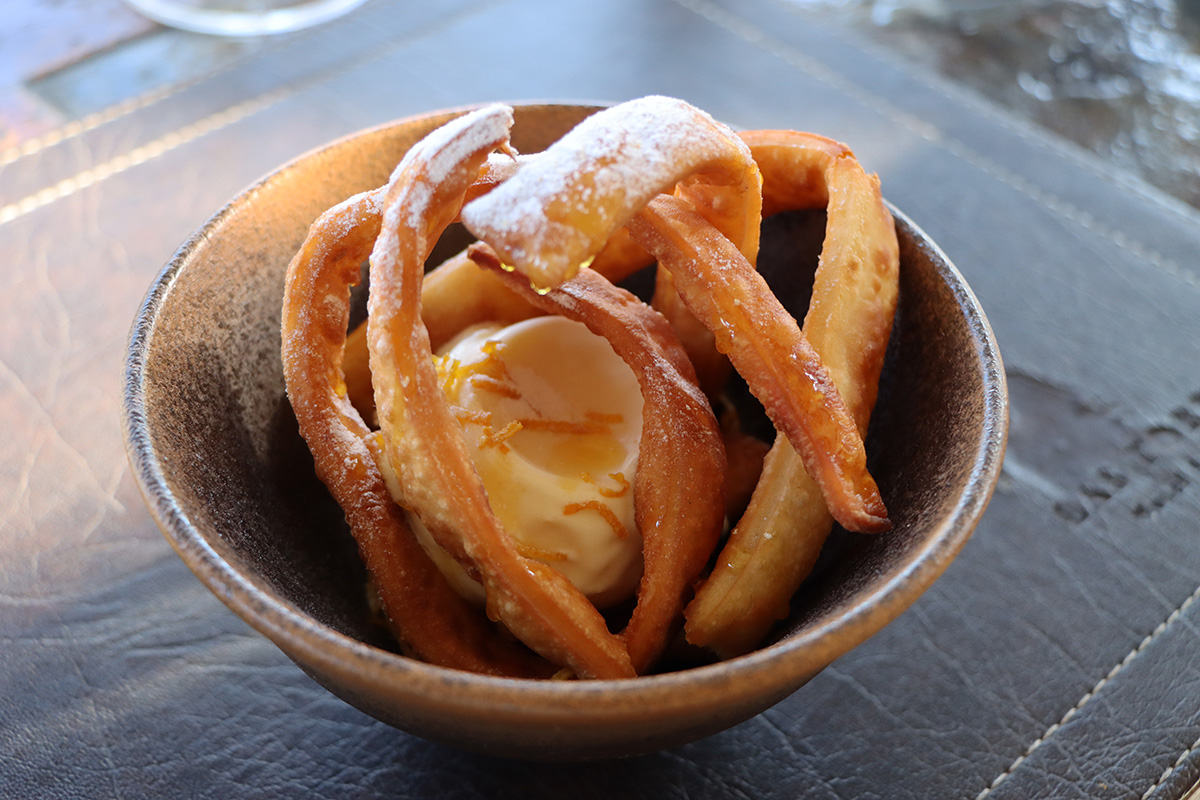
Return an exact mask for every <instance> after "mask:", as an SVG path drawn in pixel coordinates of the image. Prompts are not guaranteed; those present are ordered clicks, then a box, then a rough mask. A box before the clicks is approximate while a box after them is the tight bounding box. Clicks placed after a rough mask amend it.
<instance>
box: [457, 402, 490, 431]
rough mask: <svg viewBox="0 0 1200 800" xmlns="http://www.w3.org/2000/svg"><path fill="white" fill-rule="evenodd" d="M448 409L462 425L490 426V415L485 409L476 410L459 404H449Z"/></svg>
mask: <svg viewBox="0 0 1200 800" xmlns="http://www.w3.org/2000/svg"><path fill="white" fill-rule="evenodd" d="M450 410H451V411H453V412H454V418H455V419H457V420H458V421H459V423H460V424H462V425H467V424H474V425H483V426H485V427H488V428H490V427H491V426H492V415H491V414H489V413H488V412H486V411H477V410H475V409H473V408H462V407H461V406H451V409H450Z"/></svg>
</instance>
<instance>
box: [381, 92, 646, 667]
mask: <svg viewBox="0 0 1200 800" xmlns="http://www.w3.org/2000/svg"><path fill="white" fill-rule="evenodd" d="M511 126H512V111H511V109H509V108H507V107H504V106H492V107H489V108H486V109H482V110H480V111H477V112H473V113H472V114H469V115H467V116H465V117H461V118H459V119H457V120H455V121H453V122H451V123H449V124H447V125H446V126H444V127H442V128H440V129H438V130H437V131H435V132H434V133H432V134H431V135H430V136H429V137H427V138H426V139H424V140H422V141H421V142H420V143H418V144H417V145H416V146H415V147H414V148H413V149H412V150H410V151H409V152H408V154H406V155H405V157H404V160H403V161H402V162H401V163H400V165H399V166H398V167H397V168H396V171H395V172H394V173H393V177H392V180H391V182H390V184H389V186H388V190H387V196H386V199H385V201H384V205H383V209H384V210H383V222H382V226H381V230H380V233H379V237H378V239H377V240H376V242H375V247H374V250H373V251H372V253H371V296H370V301H369V316H368V320H369V322H368V333H367V338H368V344H369V348H370V354H371V359H370V360H371V373H372V376H373V379H374V383H375V395H376V397H375V400H376V408H377V410H378V416H379V421H380V425H381V428H382V430H383V433H384V451H385V453H386V455H387V458H388V461H389V463H390V464H391V465H392V468H393V469H394V471H395V473H396V476H397V478H398V483H399V484H400V487H401V494H402V496H401V497H400V498H399V501H400V502H401V503H402V504H403V505H404V506H405V507H407V508H409V509H410V510H412V511H413V512H414V513H416V514H417V516H418V517H420V519H421V521H422V522H423V523H424V524H425V526H426V527H427V528H428V529H429V532H430V533H431V534H432V536H433V538H434V540H435V541H436V542H437V543H438V545H439V546H441V547H442V548H443V549H445V550H446V551H447V552H448V553H449V554H450V555H451V556H452V557H454V558H455V559H456V560H457V561H458V562H459V563H460V564H461V565H462V566H463V567H464V569H465V570H466V571H467V573H468V574H469V575H470V576H471V577H473V578H475V579H476V580H478V581H479V582H480V583H481V584H483V586H484V589H485V591H486V592H487V610H488V615H489V616H490V617H492V618H494V619H498V620H500V621H501V622H503V623H504V624H505V626H506V627H508V629H509V630H510V631H512V632H513V634H515V635H516V636H517V637H518V638H519V639H521V640H522V641H524V642H525V643H526V644H527V645H529V646H530V647H531V648H532V649H533V650H535V651H537V652H538V653H540V654H542V655H543V656H545V657H546V658H548V659H549V660H550V661H553V662H554V663H557V664H561V665H565V666H567V667H569V668H570V669H572V670H573V671H574V672H575V673H576V674H577V675H579V676H580V677H585V678H623V677H632V676H633V675H634V674H635V673H634V670H633V667H632V664H631V663H630V659H629V653H628V651H627V649H626V647H625V645H624V643H623V642H622V641H621V640H620V639H619V638H617V637H616V636H614V635H613V634H611V633H610V632H609V631H608V629H607V627H606V624H605V621H604V618H603V617H602V616H601V615H600V613H599V612H598V611H596V609H595V608H594V607H593V606H592V605H591V603H589V602H588V601H587V599H586V598H585V597H584V596H583V595H582V594H581V593H580V592H579V591H578V590H577V589H575V587H574V586H573V585H571V583H570V582H569V581H567V580H566V578H564V577H563V576H562V575H561V574H560V573H558V572H557V571H556V570H554V569H552V568H550V567H547V566H545V565H543V564H540V563H539V562H536V561H532V560H530V559H527V558H525V557H523V556H522V555H521V554H520V553H518V552H517V549H516V547H515V545H514V543H513V540H512V538H511V537H510V536H509V535H508V534H507V533H506V532H505V531H504V529H503V527H502V526H501V525H500V523H499V521H498V520H497V519H496V516H495V514H494V513H493V512H492V510H491V506H490V505H489V504H488V500H487V494H486V492H485V490H484V488H483V484H482V482H481V480H480V478H479V474H478V472H476V470H475V467H474V464H473V463H472V461H471V458H470V455H469V453H468V450H467V447H466V444H465V442H464V439H463V432H462V429H461V427H460V426H459V424H458V423H457V421H456V420H455V418H454V416H453V414H452V413H451V411H450V409H449V407H448V406H447V404H446V400H445V397H444V396H443V394H442V391H441V388H440V386H439V384H438V379H437V374H436V371H435V368H434V365H433V361H432V352H431V350H430V344H429V335H428V332H427V331H426V329H425V325H424V324H423V323H422V322H421V317H420V292H421V283H422V279H423V275H424V267H423V265H424V261H425V259H426V258H427V257H428V254H429V251H430V249H432V246H433V244H434V243H435V242H436V241H437V239H438V237H439V236H440V235H441V233H442V231H443V230H444V229H445V227H446V226H447V225H448V224H449V223H450V222H451V221H452V220H453V219H454V218H455V217H456V216H457V214H458V211H459V208H460V207H461V204H462V201H463V197H464V195H465V193H466V191H467V189H468V188H469V187H470V185H471V183H472V182H473V181H474V180H475V178H476V176H477V174H478V172H479V169H480V167H481V166H482V165H483V162H484V160H485V158H486V157H487V154H488V153H489V152H491V151H492V150H494V149H496V148H503V147H506V146H507V142H508V131H509V129H510V128H511Z"/></svg>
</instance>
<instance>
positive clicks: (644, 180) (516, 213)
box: [463, 97, 762, 288]
mask: <svg viewBox="0 0 1200 800" xmlns="http://www.w3.org/2000/svg"><path fill="white" fill-rule="evenodd" d="M677 184H679V185H681V186H682V187H685V188H686V191H687V192H688V194H689V196H690V197H692V198H693V199H695V200H696V201H697V202H698V203H699V204H700V205H701V206H702V207H703V208H704V209H705V212H706V218H707V219H708V221H709V222H711V223H712V224H713V225H715V226H716V227H717V229H718V230H720V231H721V232H722V233H723V234H725V235H726V236H727V237H729V238H730V239H731V240H732V241H733V242H734V243H735V244H736V246H737V247H738V249H740V250H741V251H742V252H743V253H744V254H746V256H747V258H750V259H751V260H753V258H754V256H755V254H756V253H757V252H758V235H759V225H760V223H761V219H762V215H761V206H762V194H761V180H760V178H759V174H758V167H757V166H755V164H754V161H753V160H752V159H751V157H750V151H749V149H748V148H747V147H746V145H745V144H744V143H743V142H742V140H741V139H739V138H738V137H737V136H736V135H735V134H734V133H733V132H732V131H731V130H730V129H729V128H727V127H726V126H724V125H722V124H720V123H718V122H716V121H715V120H714V119H713V118H712V117H710V116H709V115H708V114H705V113H704V112H703V111H700V110H699V109H697V108H695V107H694V106H691V105H689V104H687V103H685V102H683V101H681V100H673V99H670V98H665V97H645V98H642V99H640V100H633V101H630V102H628V103H622V104H621V105H619V106H614V107H612V108H609V109H605V110H604V111H600V112H599V113H596V114H593V115H592V116H590V117H588V118H587V119H585V120H584V121H583V122H581V123H579V125H577V126H576V127H575V128H574V129H573V130H571V131H570V132H569V133H567V135H565V136H564V137H562V138H561V139H560V140H558V141H557V142H555V143H554V144H553V145H551V146H550V148H549V149H547V150H546V151H545V152H544V153H542V154H540V155H538V156H537V157H536V158H533V159H531V160H530V161H529V163H528V164H525V165H523V166H522V167H521V168H520V169H519V170H518V171H517V173H516V175H514V176H513V177H512V178H510V179H509V180H508V181H506V182H505V183H503V184H501V185H500V186H499V187H497V188H496V189H495V190H494V191H492V192H489V193H488V194H486V195H485V196H483V197H481V198H479V199H478V200H475V201H474V202H471V203H469V204H468V205H467V206H466V207H465V208H463V223H464V224H465V225H466V226H467V229H468V230H470V231H471V232H472V233H474V234H475V235H476V236H478V237H479V238H480V239H482V240H483V241H486V242H488V243H489V244H491V245H492V247H494V248H495V249H496V251H497V253H499V255H500V257H501V259H503V261H504V262H505V263H507V264H511V265H514V266H515V267H516V268H517V269H518V270H519V271H520V272H522V273H523V274H524V275H525V276H526V277H527V278H528V279H529V280H530V281H532V282H533V284H534V285H535V286H538V287H541V288H552V287H554V286H557V285H558V284H560V283H562V282H563V281H564V280H567V279H568V278H570V277H571V276H573V275H574V274H575V273H576V272H578V271H579V269H580V268H581V267H583V266H585V265H587V264H588V263H589V262H590V261H591V259H592V258H593V257H594V256H595V255H596V254H597V253H598V252H599V251H600V249H601V248H602V247H603V246H604V244H605V243H606V242H607V241H609V239H610V238H611V237H612V236H613V234H614V233H616V232H617V230H618V229H620V228H621V226H623V225H624V224H625V223H626V222H628V221H629V220H630V219H631V218H632V217H633V215H634V214H635V213H637V211H638V210H639V209H641V208H642V206H644V205H645V204H646V203H647V202H648V201H649V200H650V199H651V198H652V197H654V196H655V195H656V194H658V193H659V192H663V191H669V190H671V189H673V188H674V187H675V186H676V185H677Z"/></svg>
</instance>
